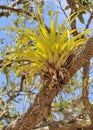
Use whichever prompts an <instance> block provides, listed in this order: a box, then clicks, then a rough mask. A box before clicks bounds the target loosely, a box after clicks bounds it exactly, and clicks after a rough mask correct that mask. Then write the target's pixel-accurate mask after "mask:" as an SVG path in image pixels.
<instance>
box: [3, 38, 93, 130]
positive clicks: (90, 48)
mask: <svg viewBox="0 0 93 130" xmlns="http://www.w3.org/2000/svg"><path fill="white" fill-rule="evenodd" d="M91 57H93V38H90V40H89V41H88V43H87V44H86V45H84V46H83V47H81V48H80V51H78V53H76V54H75V56H74V58H73V60H72V61H71V62H70V63H69V65H68V66H67V68H68V71H69V73H70V78H71V77H72V76H73V75H74V74H75V73H76V72H77V70H79V69H80V68H81V67H82V65H84V63H86V62H87V61H88V60H89V59H90V58H91ZM68 80H69V79H68ZM66 84H67V82H66V83H63V84H62V85H61V87H60V86H51V89H50V87H49V86H47V85H46V86H44V87H43V88H42V89H41V91H40V92H39V93H38V94H37V96H36V98H35V100H34V103H33V104H32V105H31V106H30V108H29V109H28V110H27V112H26V113H25V114H24V115H22V116H21V117H20V118H19V119H18V120H16V121H14V122H12V123H11V124H9V125H8V126H7V127H6V128H5V130H30V129H33V128H34V127H35V126H36V125H37V124H39V123H40V122H41V121H43V120H44V119H47V118H48V117H49V115H50V113H51V103H52V101H53V99H54V97H55V96H56V95H57V94H58V92H60V91H61V90H62V88H64V86H65V85H66Z"/></svg>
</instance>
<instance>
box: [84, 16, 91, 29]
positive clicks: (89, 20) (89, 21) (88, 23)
mask: <svg viewBox="0 0 93 130" xmlns="http://www.w3.org/2000/svg"><path fill="white" fill-rule="evenodd" d="M92 19H93V14H92V13H91V15H90V17H89V19H88V22H87V25H86V28H85V29H88V27H89V25H90V23H91V20H92Z"/></svg>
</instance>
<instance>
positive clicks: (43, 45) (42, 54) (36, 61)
mask: <svg viewBox="0 0 93 130" xmlns="http://www.w3.org/2000/svg"><path fill="white" fill-rule="evenodd" d="M38 14H39V19H38V18H37V21H38V24H39V31H38V33H36V32H34V31H32V30H31V29H29V28H27V27H25V28H24V29H22V28H14V27H11V29H12V31H15V32H17V33H18V34H20V35H21V36H22V37H19V38H18V39H17V40H16V44H17V45H16V48H15V50H14V51H13V52H12V54H11V55H10V56H8V62H6V64H5V66H7V65H8V64H10V63H11V62H13V64H16V65H18V68H17V69H18V71H17V73H18V74H22V73H25V74H27V76H29V79H30V80H31V81H33V79H35V77H36V76H37V75H40V77H41V79H42V80H43V83H44V82H46V81H48V82H49V84H50V87H51V85H54V84H59V85H61V84H62V83H64V82H65V80H67V78H68V76H69V72H68V71H67V69H66V64H67V61H68V58H69V56H70V55H71V54H73V51H74V49H76V48H77V47H79V46H81V45H82V44H84V43H85V42H86V41H87V40H88V38H87V37H84V35H86V34H89V33H90V32H91V30H86V31H83V32H81V33H79V34H78V35H77V36H75V37H73V35H72V34H73V32H75V31H76V30H77V29H76V30H71V29H70V25H71V23H72V22H73V20H74V19H75V18H76V17H77V15H78V14H77V13H74V14H72V15H71V16H70V17H68V18H67V19H66V20H65V21H64V22H63V23H62V24H61V26H60V27H57V24H58V14H56V18H55V19H54V17H53V13H52V12H51V14H50V30H48V29H47V28H46V26H45V24H44V21H43V18H42V15H41V13H40V10H38ZM71 17H73V19H72V21H70V23H69V22H68V21H69V20H70V18H71ZM29 40H31V41H33V44H31V45H29V44H28V41H29ZM19 61H23V64H22V65H20V64H19ZM26 61H30V62H29V63H28V62H26ZM14 62H15V63H14ZM17 62H18V63H17Z"/></svg>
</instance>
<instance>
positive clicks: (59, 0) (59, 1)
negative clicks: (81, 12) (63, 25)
mask: <svg viewBox="0 0 93 130" xmlns="http://www.w3.org/2000/svg"><path fill="white" fill-rule="evenodd" d="M58 3H59V6H60V9H61V10H62V12H63V13H64V15H65V16H66V18H68V16H67V14H66V12H65V10H64V9H63V7H62V4H61V0H58Z"/></svg>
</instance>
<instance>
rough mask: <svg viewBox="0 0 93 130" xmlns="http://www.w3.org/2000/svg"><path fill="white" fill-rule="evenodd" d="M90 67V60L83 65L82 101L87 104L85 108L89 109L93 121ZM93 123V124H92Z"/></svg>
mask: <svg viewBox="0 0 93 130" xmlns="http://www.w3.org/2000/svg"><path fill="white" fill-rule="evenodd" d="M89 68H90V62H89V61H88V62H86V63H85V64H84V66H83V88H82V101H83V104H84V106H85V110H86V111H87V113H88V115H89V117H90V119H91V121H92V123H93V108H92V106H91V104H90V103H89V99H88V96H89ZM92 125H93V124H92Z"/></svg>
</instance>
